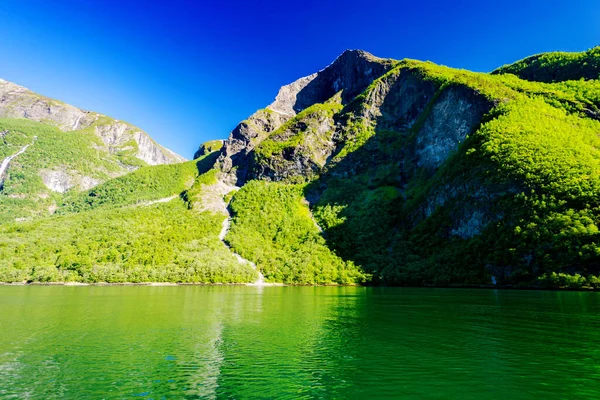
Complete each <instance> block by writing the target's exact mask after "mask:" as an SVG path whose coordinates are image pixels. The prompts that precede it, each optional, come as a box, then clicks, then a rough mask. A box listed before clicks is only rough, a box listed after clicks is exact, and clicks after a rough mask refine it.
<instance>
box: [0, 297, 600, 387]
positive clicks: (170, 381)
mask: <svg viewBox="0 0 600 400" xmlns="http://www.w3.org/2000/svg"><path fill="white" fill-rule="evenodd" d="M599 322H600V294H597V293H577V292H535V291H492V290H459V289H455V290H451V289H447V290H446V289H401V288H348V287H346V288H331V287H317V288H313V287H263V288H260V287H39V286H37V287H31V286H25V287H24V286H18V287H13V286H11V287H8V286H3V287H0V398H18V399H21V398H39V399H51V398H73V399H96V398H109V399H112V398H139V397H142V398H153V399H161V398H167V399H170V398H190V399H193V398H236V399H244V398H257V397H259V398H261V397H262V398H275V397H276V398H405V399H447V398H456V399H484V398H485V399H525V398H529V399H534V398H536V399H537V398H544V399H583V398H589V399H596V398H599V397H600V324H599Z"/></svg>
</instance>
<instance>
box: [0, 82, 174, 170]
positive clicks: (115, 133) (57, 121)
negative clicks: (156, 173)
mask: <svg viewBox="0 0 600 400" xmlns="http://www.w3.org/2000/svg"><path fill="white" fill-rule="evenodd" d="M0 117H2V118H24V119H29V120H32V121H38V122H43V123H46V124H51V125H54V126H56V127H58V128H59V129H60V130H62V131H82V132H89V131H91V132H93V133H94V134H96V135H97V136H98V137H100V138H101V139H102V141H103V142H104V144H105V145H106V149H107V150H108V151H110V152H112V153H117V152H119V151H122V150H131V149H132V147H131V144H132V143H130V142H131V141H133V142H135V147H137V148H136V149H134V153H133V156H134V157H136V158H138V159H140V160H142V161H144V162H145V163H147V164H149V165H158V164H171V163H176V162H182V161H185V159H184V158H183V157H181V156H179V155H177V154H175V153H173V152H172V151H170V150H168V149H165V148H164V147H162V146H160V145H158V144H156V143H155V142H154V141H153V140H152V139H151V138H150V137H149V136H148V135H147V134H146V133H145V132H143V131H142V130H141V129H139V128H136V127H135V126H132V125H129V124H127V123H124V122H121V121H117V120H115V119H112V118H110V117H107V116H105V115H102V114H98V113H95V112H90V111H85V110H81V109H79V108H77V107H73V106H71V105H68V104H65V103H63V102H61V101H58V100H53V99H50V98H47V97H44V96H41V95H39V94H37V93H34V92H32V91H31V90H29V89H26V88H24V87H22V86H19V85H16V84H14V83H11V82H8V81H5V80H3V79H0Z"/></svg>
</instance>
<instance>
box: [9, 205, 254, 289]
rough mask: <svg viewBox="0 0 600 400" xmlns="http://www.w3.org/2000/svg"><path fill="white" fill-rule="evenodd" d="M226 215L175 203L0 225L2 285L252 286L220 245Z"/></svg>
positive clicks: (246, 271) (245, 270)
mask: <svg viewBox="0 0 600 400" xmlns="http://www.w3.org/2000/svg"><path fill="white" fill-rule="evenodd" d="M223 218H224V217H223V216H219V215H214V214H209V213H202V214H196V213H192V212H190V211H188V209H187V207H186V206H185V205H184V204H183V203H182V202H181V201H180V200H178V199H176V200H173V201H171V202H169V203H164V204H157V205H152V206H146V207H135V208H121V209H102V210H93V211H87V212H82V213H78V214H70V215H65V216H59V217H52V218H46V219H42V220H39V221H34V222H27V223H13V224H4V225H0V235H1V236H2V242H0V281H4V282H22V281H26V280H27V281H35V282H61V281H67V282H69V281H77V282H89V283H93V282H112V283H119V282H188V283H215V282H220V283H242V282H252V281H254V280H255V279H256V272H255V271H254V270H253V269H252V268H251V267H250V266H248V265H246V264H242V263H239V262H238V261H237V260H236V258H235V257H234V256H233V255H232V254H231V253H230V252H229V251H228V250H227V249H226V247H225V246H223V244H222V243H220V242H219V240H218V237H217V236H218V233H219V230H220V226H221V222H222V220H223Z"/></svg>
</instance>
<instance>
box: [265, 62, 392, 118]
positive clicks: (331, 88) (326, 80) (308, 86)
mask: <svg viewBox="0 0 600 400" xmlns="http://www.w3.org/2000/svg"><path fill="white" fill-rule="evenodd" d="M393 66H394V61H393V60H388V59H383V58H378V57H375V56H373V55H372V54H369V53H367V52H365V51H362V50H346V51H344V52H343V53H342V54H341V55H340V56H339V57H338V58H337V59H336V60H335V61H334V62H333V63H332V64H331V65H329V66H327V67H326V68H324V69H322V70H321V71H319V72H317V73H315V74H312V75H310V76H307V77H304V78H300V79H299V80H297V81H295V82H293V83H291V84H289V85H286V86H284V87H282V88H281V89H280V90H279V94H278V95H277V97H276V98H275V101H274V102H273V103H272V104H271V105H269V107H268V108H270V109H271V110H274V111H278V112H281V113H284V114H286V115H295V114H296V113H298V112H300V111H302V110H304V109H305V108H307V107H310V106H311V105H313V104H317V103H323V102H325V101H327V100H328V99H330V98H331V97H333V95H335V94H336V93H337V92H339V91H342V103H343V104H346V103H347V102H349V101H351V100H352V99H354V97H356V96H357V95H358V94H360V93H361V92H363V91H364V90H365V89H366V88H367V86H369V84H371V82H373V81H374V80H375V79H377V78H379V77H380V76H381V75H383V74H384V73H386V72H387V71H389V70H390V69H391V68H392V67H393Z"/></svg>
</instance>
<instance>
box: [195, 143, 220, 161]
mask: <svg viewBox="0 0 600 400" xmlns="http://www.w3.org/2000/svg"><path fill="white" fill-rule="evenodd" d="M222 147H223V141H222V140H210V141H208V142H204V143H202V144H201V145H200V147H199V148H198V151H196V154H194V158H195V159H196V158H199V157H202V156H205V155H207V154H210V153H213V152H215V151H219V150H221V148H222Z"/></svg>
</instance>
